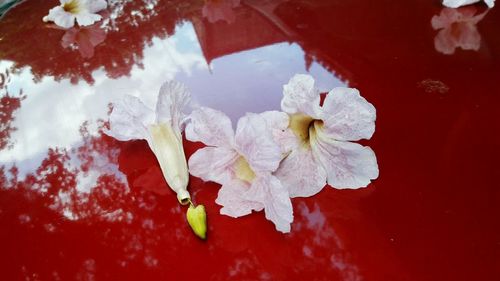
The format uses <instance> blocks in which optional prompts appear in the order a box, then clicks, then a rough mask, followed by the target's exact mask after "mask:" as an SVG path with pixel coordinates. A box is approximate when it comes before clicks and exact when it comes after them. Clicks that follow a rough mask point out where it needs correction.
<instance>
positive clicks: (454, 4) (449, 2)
mask: <svg viewBox="0 0 500 281" xmlns="http://www.w3.org/2000/svg"><path fill="white" fill-rule="evenodd" d="M477 2H481V0H444V1H443V5H445V6H446V7H450V8H458V7H461V6H466V5H470V4H474V3H477ZM484 3H486V5H488V7H489V8H493V6H495V0H484Z"/></svg>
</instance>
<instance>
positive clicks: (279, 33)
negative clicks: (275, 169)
mask: <svg viewBox="0 0 500 281" xmlns="http://www.w3.org/2000/svg"><path fill="white" fill-rule="evenodd" d="M223 2H224V1H219V2H217V3H219V4H220V5H222V4H223ZM217 3H215V4H217ZM221 3H222V4H221ZM56 4H57V1H26V2H24V3H22V4H20V5H19V6H17V7H15V8H14V9H12V10H11V11H9V12H8V13H7V14H6V15H5V16H4V17H3V18H2V19H1V21H0V38H1V39H0V54H1V57H0V60H1V61H0V67H1V70H2V75H1V89H0V91H1V99H0V110H1V112H0V113H1V114H0V128H1V132H0V138H1V139H0V149H1V150H0V165H1V167H2V168H1V169H0V279H1V280H181V279H184V280H349V281H350V280H454V281H455V280H499V279H500V220H499V215H500V188H499V185H498V183H497V180H496V176H497V175H499V174H500V168H499V167H500V166H499V165H498V162H499V161H498V159H500V149H499V145H500V134H499V133H498V132H500V122H499V120H500V118H499V117H498V112H499V105H500V91H499V88H498V79H499V77H500V60H499V58H500V36H499V31H498V26H500V10H499V8H498V7H496V8H493V9H491V10H490V11H488V12H487V13H486V14H485V15H484V18H482V19H481V20H480V21H479V22H478V23H477V24H476V25H475V26H476V27H475V28H476V29H475V31H476V32H477V33H478V34H479V36H480V41H479V46H478V47H477V48H476V47H474V49H477V50H464V49H461V48H460V47H458V48H457V49H455V52H454V53H453V54H444V53H443V51H442V50H443V49H442V48H440V47H439V46H437V45H435V40H436V41H437V40H438V39H436V37H437V36H438V34H439V30H435V29H434V28H433V27H432V24H431V19H432V18H433V17H434V16H438V15H439V14H440V13H441V12H442V9H443V7H442V6H441V5H440V3H439V1H423V0H422V1H417V0H414V1H389V0H387V1H385V0H384V1H377V2H369V1H357V0H356V1H329V2H327V1H319V0H318V1H294V0H291V1H258V0H251V1H245V0H242V1H241V2H240V3H236V4H235V5H234V7H233V6H232V7H231V8H227V7H225V8H223V10H224V13H226V14H224V15H222V17H223V18H222V19H219V20H218V21H216V22H211V21H214V18H213V17H212V18H211V17H209V16H207V13H205V17H204V12H203V10H204V5H205V2H203V1H119V3H114V4H111V5H110V7H109V8H108V10H107V11H106V12H105V13H103V16H104V18H105V19H104V22H105V25H104V27H101V25H100V24H98V25H96V26H94V27H91V28H88V29H74V30H71V31H65V30H60V29H58V28H55V27H53V26H50V25H47V24H44V23H43V22H42V20H41V19H42V17H43V16H44V15H45V14H46V13H47V11H48V10H49V9H50V8H51V7H52V6H54V5H56ZM212 4H213V3H212ZM211 7H213V5H212V6H211ZM216 8H217V7H216ZM205 9H207V8H205ZM485 10H486V6H484V5H481V4H478V5H475V6H472V7H468V8H466V10H463V9H462V10H461V11H467V12H472V13H473V14H474V13H475V14H481V13H483V12H485ZM228 13H229V14H228ZM224 16H225V18H224ZM469 27H470V26H469ZM451 28H452V29H451V31H450V33H449V34H450V36H460V32H462V31H461V29H460V26H459V24H453V25H452V27H451ZM472 29H474V28H472ZM475 36H477V34H476V35H475ZM455 38H458V37H455ZM448 39H449V38H448ZM452 39H453V38H452ZM450 40H451V39H450ZM476 41H477V40H476ZM476 43H477V42H476ZM436 44H437V43H436ZM307 71H309V72H310V73H312V74H313V75H314V76H315V77H316V78H317V80H318V83H319V85H320V86H321V87H322V88H324V90H328V88H331V87H333V86H338V85H349V86H351V87H357V88H358V89H360V91H361V93H362V95H363V96H364V97H365V98H366V99H367V100H369V101H370V102H372V103H373V104H374V105H375V107H376V108H377V113H378V114H377V115H378V116H377V127H376V132H375V135H374V137H373V138H372V139H371V140H370V141H367V142H366V144H368V145H370V147H372V148H373V149H374V151H375V152H376V154H377V159H378V163H379V168H380V177H379V178H378V179H377V180H376V181H374V182H373V183H372V184H371V185H370V186H368V187H367V188H364V189H359V190H335V189H333V188H330V187H326V188H325V189H324V190H323V191H322V192H321V193H319V194H317V195H316V196H314V197H311V198H302V199H299V198H297V199H293V200H292V203H293V206H294V215H295V220H294V223H293V224H292V231H291V233H290V234H282V233H279V232H277V231H275V229H274V226H273V225H272V223H271V222H269V221H267V220H266V219H265V218H264V215H263V213H255V214H252V215H249V216H247V217H243V218H239V219H233V218H230V217H226V216H222V215H220V214H219V208H220V207H219V206H218V205H216V204H215V202H214V200H215V198H216V197H217V191H218V189H219V186H218V185H217V184H214V183H203V182H202V181H201V180H199V179H197V178H191V182H190V186H189V188H190V190H191V192H192V194H194V197H195V199H196V201H197V202H198V203H202V204H204V205H205V206H206V208H207V212H208V221H209V231H208V239H207V241H204V242H203V241H200V240H199V239H197V238H196V237H195V236H194V235H193V234H192V233H191V230H190V229H189V226H188V225H187V223H186V220H185V209H184V208H181V207H180V206H179V204H178V203H177V201H176V198H175V196H174V194H173V192H171V191H170V190H169V189H168V187H167V186H166V184H165V182H164V181H163V179H162V176H161V173H160V170H159V166H158V164H157V162H156V160H155V158H154V155H153V154H152V153H151V152H150V150H149V148H148V146H147V144H146V142H144V141H131V142H118V141H116V140H114V139H112V138H109V137H107V136H105V135H103V134H102V129H103V126H105V121H106V120H107V119H106V118H107V116H108V114H109V112H108V111H109V109H108V104H109V103H110V102H112V101H114V100H116V99H118V98H119V97H120V96H121V95H123V94H135V95H139V96H142V97H143V98H144V99H145V100H146V101H147V100H151V99H152V97H154V95H155V92H156V91H157V90H158V88H159V86H160V84H161V82H163V80H164V79H165V78H176V79H178V80H181V81H183V82H184V83H186V84H187V85H188V87H189V88H190V89H191V91H192V92H193V96H194V98H195V100H196V101H197V102H198V103H200V104H204V105H208V106H212V107H216V108H218V109H222V110H224V111H226V112H227V113H228V114H229V115H230V116H231V117H232V118H233V120H235V119H236V118H237V117H239V116H241V115H243V114H244V113H245V112H246V111H264V110H268V109H278V108H279V100H280V99H281V87H282V85H283V84H284V83H286V82H287V80H288V79H289V78H290V77H291V75H292V74H293V73H296V72H307ZM200 146H201V145H200V144H194V143H189V142H187V141H186V142H185V147H186V150H187V153H188V154H192V153H193V152H194V151H195V150H196V149H197V148H199V147H200ZM207 165H209V163H207Z"/></svg>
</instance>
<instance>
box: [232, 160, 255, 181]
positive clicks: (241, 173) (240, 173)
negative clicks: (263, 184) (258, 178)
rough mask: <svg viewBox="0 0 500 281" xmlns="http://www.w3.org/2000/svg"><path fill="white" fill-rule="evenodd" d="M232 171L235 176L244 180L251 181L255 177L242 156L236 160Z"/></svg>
mask: <svg viewBox="0 0 500 281" xmlns="http://www.w3.org/2000/svg"><path fill="white" fill-rule="evenodd" d="M234 173H235V174H236V177H237V178H239V179H240V180H243V181H246V182H252V181H253V180H254V179H255V173H254V171H253V170H252V168H251V167H250V165H249V164H248V162H247V160H246V159H245V158H244V157H243V156H240V157H239V158H238V160H236V163H235V171H234Z"/></svg>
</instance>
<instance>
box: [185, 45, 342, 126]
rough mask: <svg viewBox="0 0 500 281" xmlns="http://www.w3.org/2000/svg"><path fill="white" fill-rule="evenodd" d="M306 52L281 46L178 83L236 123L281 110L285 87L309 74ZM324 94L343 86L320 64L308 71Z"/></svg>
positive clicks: (225, 61) (220, 63)
mask: <svg viewBox="0 0 500 281" xmlns="http://www.w3.org/2000/svg"><path fill="white" fill-rule="evenodd" d="M305 65H306V63H305V61H304V51H303V50H302V49H301V48H300V46H298V45H297V44H292V45H290V44H288V43H280V44H275V45H271V46H266V47H261V48H258V49H253V50H249V51H244V52H240V53H236V54H232V55H228V56H224V57H221V58H218V59H215V60H214V61H213V62H212V63H211V65H210V68H211V72H208V71H206V70H205V69H203V70H199V69H198V70H194V71H193V75H190V76H187V75H185V74H184V73H180V74H179V75H178V76H177V79H178V80H180V81H182V82H184V83H186V84H188V85H189V88H190V89H191V91H192V94H193V97H194V98H193V99H194V100H195V102H197V103H199V104H201V105H204V106H209V107H212V108H215V109H218V110H221V111H223V112H225V113H226V114H228V115H229V116H230V117H231V119H233V122H234V121H235V120H237V119H238V118H239V117H241V116H243V115H244V114H245V113H246V112H262V111H265V110H279V109H280V101H281V97H282V87H283V85H284V84H286V83H287V82H288V80H289V79H290V78H291V77H292V76H293V75H294V74H296V73H306V72H307V70H306V68H305ZM309 72H310V73H311V74H312V75H313V76H314V77H315V79H316V81H317V83H318V87H319V88H320V89H321V90H324V91H328V90H329V89H331V88H332V87H335V86H342V85H344V84H343V83H342V82H341V81H340V80H338V79H337V78H335V77H334V76H333V75H331V73H329V72H328V71H327V70H325V69H324V68H323V67H321V66H320V65H319V64H317V63H313V65H312V66H311V68H310V71H309Z"/></svg>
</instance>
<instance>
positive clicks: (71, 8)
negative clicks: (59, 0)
mask: <svg viewBox="0 0 500 281" xmlns="http://www.w3.org/2000/svg"><path fill="white" fill-rule="evenodd" d="M63 9H64V11H65V12H68V13H71V14H78V13H79V12H80V4H79V1H78V0H71V1H69V2H66V3H64V5H63Z"/></svg>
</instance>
